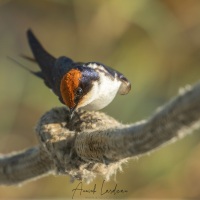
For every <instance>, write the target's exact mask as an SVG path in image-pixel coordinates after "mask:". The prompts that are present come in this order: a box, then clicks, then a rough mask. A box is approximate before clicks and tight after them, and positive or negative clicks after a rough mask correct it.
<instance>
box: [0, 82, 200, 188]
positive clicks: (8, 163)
mask: <svg viewBox="0 0 200 200" xmlns="http://www.w3.org/2000/svg"><path fill="white" fill-rule="evenodd" d="M68 114H69V113H68V110H67V109H66V108H65V107H61V108H54V109H52V110H51V111H49V112H47V113H46V114H45V115H44V116H43V117H42V118H41V119H40V121H39V122H38V125H37V128H36V133H37V136H38V139H39V146H38V147H34V148H32V149H29V150H25V151H24V152H19V153H15V154H10V155H8V156H4V155H3V156H1V157H0V184H4V185H12V184H18V183H22V182H23V181H27V180H32V179H33V178H38V177H41V176H42V175H47V174H52V173H53V174H58V175H64V174H68V175H70V176H71V177H72V179H83V180H84V181H86V182H90V181H92V180H93V179H94V178H95V177H96V175H97V174H100V175H102V176H104V177H105V178H106V179H107V180H109V178H110V176H111V175H113V174H114V173H116V171H117V170H118V169H120V168H121V164H122V163H123V162H125V161H127V159H129V158H134V157H136V156H137V157H138V156H141V155H143V154H145V153H149V152H151V151H152V150H155V149H156V148H158V147H161V146H163V145H165V144H169V143H171V142H175V141H176V140H178V139H180V138H183V137H184V136H186V135H187V134H190V133H192V132H193V131H194V130H195V129H198V128H199V127H200V83H198V84H196V85H195V86H193V87H190V86H187V87H186V88H184V89H182V90H181V91H180V93H179V95H178V96H177V97H175V98H174V99H172V100H171V101H170V102H168V103H167V104H166V105H164V106H163V107H161V108H159V109H157V111H156V112H155V113H154V114H153V115H152V116H151V117H150V118H149V119H147V120H143V121H141V122H137V123H134V124H130V125H123V124H121V123H119V122H117V121H116V120H115V119H113V118H111V117H109V116H107V115H105V114H104V113H101V112H84V111H79V112H78V114H77V115H76V116H75V117H74V118H73V119H72V120H71V121H69V119H68Z"/></svg>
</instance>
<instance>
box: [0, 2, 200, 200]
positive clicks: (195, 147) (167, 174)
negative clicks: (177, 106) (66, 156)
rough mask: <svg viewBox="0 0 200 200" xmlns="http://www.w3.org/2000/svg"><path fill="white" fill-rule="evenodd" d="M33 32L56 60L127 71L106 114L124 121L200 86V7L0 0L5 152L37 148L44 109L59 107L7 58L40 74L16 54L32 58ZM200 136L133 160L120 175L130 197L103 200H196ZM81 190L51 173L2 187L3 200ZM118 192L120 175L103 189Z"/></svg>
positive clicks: (0, 147) (0, 141)
mask: <svg viewBox="0 0 200 200" xmlns="http://www.w3.org/2000/svg"><path fill="white" fill-rule="evenodd" d="M28 28H31V29H32V30H33V31H34V33H35V34H36V36H37V37H38V38H39V40H40V41H41V42H42V44H43V45H44V47H45V48H46V49H47V50H48V51H49V52H50V53H51V54H53V55H55V56H56V57H58V56H61V55H67V56H69V57H71V58H73V59H74V60H76V61H99V62H102V63H105V64H107V65H108V66H112V67H113V68H115V69H117V70H119V71H120V72H122V73H123V74H124V75H125V76H126V77H127V78H128V79H129V80H130V81H131V83H132V91H131V93H130V94H128V95H126V96H118V97H117V98H116V99H115V100H114V101H113V102H112V103H111V104H110V105H109V106H108V107H106V108H105V109H104V110H103V111H104V112H106V113H107V114H109V115H111V116H113V117H114V118H116V119H118V120H119V121H120V122H123V123H131V122H136V121H138V120H142V119H144V118H147V117H148V116H150V115H151V114H152V112H153V111H154V110H155V109H156V108H157V107H158V106H161V105H163V104H164V103H165V102H167V101H168V100H169V99H170V98H171V97H172V96H174V95H176V94H177V91H178V90H179V88H180V87H182V86H185V85H187V84H193V83H195V82H196V81H197V80H198V79H199V74H200V1H198V0H185V1H181V0H152V1H151V0H134V1H133V0H101V1H99V0H84V1H82V0H56V1H55V0H41V1H34V0H26V1H25V0H16V1H14V0H13V1H12V0H0V112H1V115H0V152H1V153H2V154H5V153H10V152H12V151H18V150H22V149H24V148H29V147H31V146H34V145H37V139H36V135H35V133H34V126H35V124H36V123H37V121H38V120H39V118H40V117H41V116H42V115H43V114H44V112H46V111H48V110H50V109H51V108H52V107H55V106H61V104H60V103H59V101H58V99H57V97H56V96H55V95H54V94H53V93H51V92H50V90H49V89H47V88H46V86H44V84H43V82H42V81H41V80H39V79H37V78H36V77H34V76H32V75H31V74H29V73H28V72H27V71H25V70H23V69H22V68H20V67H19V66H18V65H17V64H16V63H14V62H12V61H11V60H9V59H8V58H7V56H10V57H12V58H14V59H16V60H17V61H19V62H20V63H22V64H23V65H25V66H27V67H29V68H31V69H33V70H37V69H38V67H37V65H36V64H33V63H30V62H29V61H26V60H24V59H22V58H21V57H20V54H27V55H30V56H32V54H31V51H30V49H29V47H28V43H27V39H26V30H27V29H28ZM199 132H200V131H197V133H196V134H192V135H191V136H188V137H186V138H184V139H183V140H181V141H179V142H177V143H175V144H173V145H170V146H167V147H164V148H162V149H160V150H159V151H156V152H154V153H152V154H151V155H150V156H144V157H142V158H140V159H139V160H130V161H129V162H128V163H127V164H125V165H124V166H123V172H119V173H118V174H117V176H116V181H117V183H118V187H119V188H123V189H127V190H128V193H126V194H121V195H115V196H113V195H105V196H103V197H101V196H100V197H101V198H130V199H131V198H152V199H155V198H196V199H200V159H199V157H200V142H199V139H200V136H199V134H198V133H199ZM94 183H96V184H97V185H98V187H99V185H100V184H101V183H102V178H101V177H98V178H96V179H95V181H94V182H93V183H91V184H90V185H88V186H87V185H85V184H84V187H85V188H91V187H92V186H93V185H94ZM77 184H78V181H75V182H74V183H70V179H69V177H68V176H66V177H64V176H62V177H54V176H47V177H44V178H41V179H39V180H36V181H31V182H29V183H26V184H25V185H22V186H21V187H16V186H11V187H0V199H20V198H23V199H29V198H46V199H49V198H63V199H67V198H69V199H70V198H71V196H72V189H73V188H74V187H75V186H77ZM114 186H115V181H114V178H113V180H112V181H110V182H108V183H106V187H107V188H109V187H114ZM85 197H88V198H92V195H85ZM97 197H98V198H99V196H97ZM81 198H84V195H83V196H81Z"/></svg>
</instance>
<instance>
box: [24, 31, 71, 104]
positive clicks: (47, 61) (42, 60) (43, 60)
mask: <svg viewBox="0 0 200 200" xmlns="http://www.w3.org/2000/svg"><path fill="white" fill-rule="evenodd" d="M27 37H28V42H29V45H30V47H31V50H32V52H33V55H34V57H35V61H36V62H37V63H38V65H39V67H40V69H41V71H39V72H34V75H36V76H38V77H39V78H42V79H43V80H44V82H45V84H46V85H47V86H48V87H49V88H51V89H52V90H53V92H54V93H55V94H56V95H57V96H58V97H59V98H60V100H61V101H62V99H61V95H60V81H61V79H62V77H63V76H64V75H65V74H66V73H67V72H68V71H69V70H70V69H71V67H72V64H73V61H72V60H71V59H70V58H67V57H64V56H63V57H60V58H58V59H56V58H54V57H53V56H52V55H50V54H49V53H48V52H47V51H46V50H45V49H44V48H43V46H42V45H41V44H40V42H39V41H38V39H37V38H36V37H35V35H34V34H33V32H32V31H31V30H28V31H27ZM23 57H25V58H26V59H28V60H31V61H34V59H31V58H30V57H27V56H23Z"/></svg>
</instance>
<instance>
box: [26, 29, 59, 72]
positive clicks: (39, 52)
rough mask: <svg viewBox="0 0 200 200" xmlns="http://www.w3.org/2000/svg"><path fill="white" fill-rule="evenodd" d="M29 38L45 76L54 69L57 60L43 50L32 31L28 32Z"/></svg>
mask: <svg viewBox="0 0 200 200" xmlns="http://www.w3.org/2000/svg"><path fill="white" fill-rule="evenodd" d="M27 37H28V42H29V45H30V47H31V50H32V52H33V55H34V57H35V60H36V62H37V63H38V64H39V66H40V68H41V70H42V72H43V73H44V74H46V73H48V72H49V70H50V69H51V68H53V67H54V64H55V61H56V59H55V58H54V57H53V56H52V55H50V54H49V53H48V52H47V51H46V50H45V49H44V48H43V46H42V45H41V44H40V42H39V41H38V40H37V38H36V37H35V35H34V34H33V32H32V31H31V30H30V29H29V30H28V31H27Z"/></svg>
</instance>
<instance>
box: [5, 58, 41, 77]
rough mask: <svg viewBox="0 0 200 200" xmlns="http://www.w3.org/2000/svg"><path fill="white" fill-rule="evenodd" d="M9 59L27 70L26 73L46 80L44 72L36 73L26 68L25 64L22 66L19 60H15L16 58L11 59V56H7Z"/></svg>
mask: <svg viewBox="0 0 200 200" xmlns="http://www.w3.org/2000/svg"><path fill="white" fill-rule="evenodd" d="M7 58H8V59H10V60H12V61H13V62H14V63H16V64H18V65H19V66H20V67H22V68H23V69H25V70H26V71H28V72H30V73H31V74H33V75H35V76H37V77H39V78H41V79H44V77H43V74H42V72H41V71H40V72H34V71H32V70H30V69H28V68H27V67H26V66H24V65H23V64H21V63H20V62H18V61H17V60H15V59H14V58H11V57H10V56H7Z"/></svg>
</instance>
